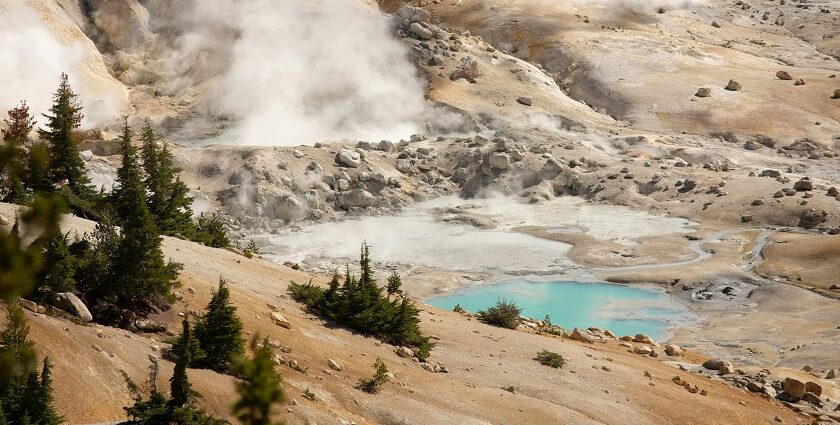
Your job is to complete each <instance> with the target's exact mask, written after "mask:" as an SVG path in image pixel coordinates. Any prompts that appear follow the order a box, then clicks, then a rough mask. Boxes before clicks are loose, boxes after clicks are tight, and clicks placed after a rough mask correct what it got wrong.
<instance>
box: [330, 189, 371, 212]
mask: <svg viewBox="0 0 840 425" xmlns="http://www.w3.org/2000/svg"><path fill="white" fill-rule="evenodd" d="M375 201H376V198H375V197H374V196H373V195H372V194H371V193H370V192H368V191H366V190H364V189H353V190H350V191H347V192H341V193H340V194H339V195H338V203H339V205H340V206H341V207H342V208H344V209H345V210H349V209H350V208H367V207H369V206H371V205H373V203H374V202H375Z"/></svg>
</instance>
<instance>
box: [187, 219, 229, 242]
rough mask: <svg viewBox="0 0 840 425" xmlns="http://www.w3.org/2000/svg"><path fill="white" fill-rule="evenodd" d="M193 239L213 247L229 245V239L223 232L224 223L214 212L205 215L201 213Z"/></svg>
mask: <svg viewBox="0 0 840 425" xmlns="http://www.w3.org/2000/svg"><path fill="white" fill-rule="evenodd" d="M193 240H194V241H196V242H201V243H203V244H205V245H207V246H211V247H213V248H224V247H226V246H230V239H228V237H227V235H226V234H225V227H224V224H223V223H222V220H220V219H219V216H218V215H216V214H213V215H211V216H205V215H204V214H203V213H202V214H201V215H200V216H199V217H198V225H197V226H196V234H195V237H194V238H193Z"/></svg>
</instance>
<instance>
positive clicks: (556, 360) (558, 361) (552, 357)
mask: <svg viewBox="0 0 840 425" xmlns="http://www.w3.org/2000/svg"><path fill="white" fill-rule="evenodd" d="M534 360H536V361H538V362H540V364H541V365H544V366H549V367H553V368H555V369H557V368H561V367H563V365H564V364H566V359H565V358H563V356H561V355H560V354H557V353H554V352H551V351H548V350H542V351H540V352H539V353H537V357H535V358H534Z"/></svg>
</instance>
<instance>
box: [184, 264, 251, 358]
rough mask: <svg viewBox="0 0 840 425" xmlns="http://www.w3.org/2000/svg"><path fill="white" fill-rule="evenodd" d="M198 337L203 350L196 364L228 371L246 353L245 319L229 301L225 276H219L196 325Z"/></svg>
mask: <svg viewBox="0 0 840 425" xmlns="http://www.w3.org/2000/svg"><path fill="white" fill-rule="evenodd" d="M182 336H183V335H182ZM182 339H183V338H182ZM195 339H196V340H197V341H198V345H199V346H200V347H201V351H202V352H203V357H199V358H196V359H195V360H194V361H193V362H192V364H193V366H195V367H201V368H207V369H212V370H215V371H217V372H222V373H227V372H228V371H229V370H230V367H231V366H232V365H233V364H234V362H235V361H236V359H237V358H238V357H240V356H241V355H242V353H243V352H244V348H245V340H244V339H243V338H242V322H241V321H240V320H239V317H237V315H236V307H234V306H233V305H232V304H231V302H230V290H229V289H228V287H227V282H226V281H225V280H224V279H219V287H218V289H217V290H216V292H214V293H213V298H212V299H211V300H210V303H209V304H207V309H206V311H205V313H204V315H203V316H202V317H201V318H200V319H199V320H198V323H196V325H195ZM182 344H183V343H182Z"/></svg>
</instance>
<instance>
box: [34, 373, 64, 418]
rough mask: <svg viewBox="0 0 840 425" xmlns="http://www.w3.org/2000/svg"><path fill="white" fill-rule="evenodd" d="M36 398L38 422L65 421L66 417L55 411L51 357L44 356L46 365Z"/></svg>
mask: <svg viewBox="0 0 840 425" xmlns="http://www.w3.org/2000/svg"><path fill="white" fill-rule="evenodd" d="M36 400H37V406H36V408H35V412H37V413H36V414H37V415H38V418H37V420H36V421H35V422H36V423H38V424H40V425H58V424H60V423H62V422H64V418H62V417H61V416H60V415H59V414H58V413H57V412H56V411H55V408H54V407H53V405H52V403H53V388H52V363H50V359H49V357H44V365H43V368H42V369H41V382H40V383H39V385H38V392H37V396H36ZM35 412H33V413H35Z"/></svg>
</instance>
